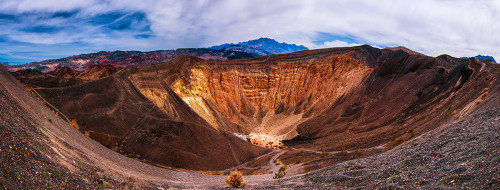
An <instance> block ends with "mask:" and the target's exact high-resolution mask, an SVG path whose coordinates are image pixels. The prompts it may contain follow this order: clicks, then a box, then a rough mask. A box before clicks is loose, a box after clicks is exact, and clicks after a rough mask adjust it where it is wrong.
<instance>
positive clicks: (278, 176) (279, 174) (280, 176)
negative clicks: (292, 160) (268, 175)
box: [273, 166, 286, 179]
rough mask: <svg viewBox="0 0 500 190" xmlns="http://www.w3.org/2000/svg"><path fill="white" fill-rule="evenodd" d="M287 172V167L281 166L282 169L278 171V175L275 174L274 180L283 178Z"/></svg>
mask: <svg viewBox="0 0 500 190" xmlns="http://www.w3.org/2000/svg"><path fill="white" fill-rule="evenodd" d="M285 170H286V167H285V166H281V167H280V169H279V170H278V173H275V174H274V177H273V179H279V178H283V177H284V176H285V175H286V172H285Z"/></svg>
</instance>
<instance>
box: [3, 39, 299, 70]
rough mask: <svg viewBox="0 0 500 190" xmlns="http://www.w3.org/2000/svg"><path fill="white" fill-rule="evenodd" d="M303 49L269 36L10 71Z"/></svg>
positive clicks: (82, 57)
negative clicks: (231, 42)
mask: <svg viewBox="0 0 500 190" xmlns="http://www.w3.org/2000/svg"><path fill="white" fill-rule="evenodd" d="M301 50H308V49H307V48H306V47H304V46H298V45H295V44H287V43H279V42H277V41H276V40H273V39H269V38H260V39H257V40H250V41H247V42H240V43H237V44H222V45H218V46H212V47H210V48H180V49H177V50H157V51H150V52H141V51H114V52H107V51H101V52H97V53H89V54H80V55H74V56H70V57H65V58H61V59H50V60H45V61H40V62H32V63H28V64H23V65H11V66H8V70H9V71H10V72H15V71H20V70H39V71H41V72H49V71H53V70H55V69H56V68H60V67H69V68H71V69H74V70H77V71H83V70H86V69H88V68H90V67H91V66H93V65H113V66H119V67H129V66H138V65H149V64H155V63H160V62H166V61H169V60H173V59H174V58H176V57H178V56H180V55H191V56H195V57H199V58H202V59H205V60H210V59H212V60H231V59H242V58H253V57H258V56H264V55H273V54H282V53H290V52H295V51H301Z"/></svg>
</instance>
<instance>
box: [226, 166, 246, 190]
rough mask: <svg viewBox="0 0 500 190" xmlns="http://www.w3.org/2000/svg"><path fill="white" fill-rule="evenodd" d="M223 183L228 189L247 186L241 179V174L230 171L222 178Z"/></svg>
mask: <svg viewBox="0 0 500 190" xmlns="http://www.w3.org/2000/svg"><path fill="white" fill-rule="evenodd" d="M224 181H225V182H226V184H227V185H229V186H230V187H236V188H240V187H241V188H244V187H246V186H247V184H248V182H247V181H245V180H244V179H243V174H242V173H241V172H240V171H238V170H234V171H231V173H229V175H228V176H226V177H225V178H224Z"/></svg>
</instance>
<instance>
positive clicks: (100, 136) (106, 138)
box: [89, 131, 125, 149]
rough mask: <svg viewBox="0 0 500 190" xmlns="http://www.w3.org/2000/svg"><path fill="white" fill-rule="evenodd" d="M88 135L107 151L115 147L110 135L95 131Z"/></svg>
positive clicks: (113, 139)
mask: <svg viewBox="0 0 500 190" xmlns="http://www.w3.org/2000/svg"><path fill="white" fill-rule="evenodd" d="M89 134H90V135H89V137H90V138H91V139H94V140H95V141H97V142H99V143H101V144H102V145H104V146H105V147H107V148H109V149H111V148H113V146H114V145H115V138H114V137H113V136H112V135H109V134H106V133H101V132H95V131H91V132H90V133H89ZM123 143H125V141H124V142H123Z"/></svg>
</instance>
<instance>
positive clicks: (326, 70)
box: [172, 52, 372, 140]
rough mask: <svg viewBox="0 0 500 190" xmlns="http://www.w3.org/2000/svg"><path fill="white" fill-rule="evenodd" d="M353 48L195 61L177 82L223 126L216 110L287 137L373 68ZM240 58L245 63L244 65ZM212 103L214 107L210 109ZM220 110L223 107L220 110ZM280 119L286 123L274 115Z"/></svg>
mask: <svg viewBox="0 0 500 190" xmlns="http://www.w3.org/2000/svg"><path fill="white" fill-rule="evenodd" d="M352 54H353V52H350V53H345V54H341V55H332V56H328V57H326V58H322V59H310V60H303V61H280V60H278V61H276V62H273V63H266V61H265V60H264V61H256V62H253V63H252V64H249V65H246V64H244V62H238V61H234V62H232V63H226V64H227V65H229V64H233V65H234V66H233V67H226V66H225V65H226V64H224V66H221V65H219V64H217V63H213V64H212V63H207V64H200V65H197V66H193V67H192V68H191V69H190V70H189V71H190V72H188V73H187V75H186V76H185V77H183V78H180V79H178V80H176V81H175V82H174V84H173V85H172V88H173V90H174V91H175V92H176V93H177V94H178V95H179V96H180V97H181V98H183V100H185V101H186V102H187V103H188V104H189V105H191V108H193V109H194V110H195V111H196V112H197V113H198V114H199V115H202V116H204V117H203V118H204V119H206V120H207V121H209V123H211V124H212V125H213V126H214V127H216V128H219V126H220V124H219V123H218V122H217V121H216V118H215V115H217V114H222V115H223V116H224V117H225V118H227V119H228V120H229V121H231V122H233V123H236V124H237V125H239V126H242V127H243V128H244V129H245V131H246V132H248V133H252V132H257V133H263V134H268V135H272V136H279V137H278V138H275V139H277V140H282V139H284V138H287V137H286V136H287V135H288V137H290V136H293V135H294V134H295V128H294V127H295V126H296V124H297V123H298V122H299V121H300V120H303V117H302V116H303V114H304V113H306V112H308V114H307V115H306V116H304V118H309V117H312V116H314V115H315V114H318V113H320V112H321V111H323V110H324V109H326V108H327V107H328V105H329V104H332V103H333V101H335V100H336V99H338V98H339V97H340V96H342V95H344V94H345V93H346V92H349V91H350V90H351V89H352V88H353V87H356V86H358V85H359V83H361V80H362V79H363V78H364V77H365V76H366V75H367V74H368V73H369V72H371V70H372V69H371V68H368V67H367V66H365V65H363V64H361V63H360V62H359V61H357V60H355V59H353V58H352V57H351V55H352ZM238 63H243V64H242V65H238ZM208 107H211V109H208ZM214 112H217V113H214ZM276 119H279V120H281V121H282V122H283V123H281V124H279V123H272V122H270V121H272V120H276Z"/></svg>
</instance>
